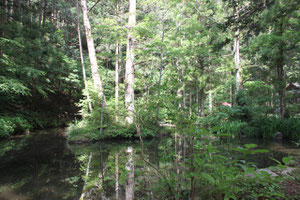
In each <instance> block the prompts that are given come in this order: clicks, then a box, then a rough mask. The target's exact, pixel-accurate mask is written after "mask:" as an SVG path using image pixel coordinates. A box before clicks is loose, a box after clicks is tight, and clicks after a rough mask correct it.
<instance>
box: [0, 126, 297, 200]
mask: <svg viewBox="0 0 300 200" xmlns="http://www.w3.org/2000/svg"><path fill="white" fill-rule="evenodd" d="M64 135H65V130H61V129H53V130H48V131H40V132H36V133H32V134H31V135H27V136H24V137H20V138H11V139H8V140H5V141H1V142H0V199H1V200H2V199H3V200H6V199H7V200H10V199H18V200H25V199H34V200H35V199H36V200H41V199H43V200H48V199H49V200H50V199H51V200H52V199H53V200H55V199H66V200H68V199H79V198H80V196H82V194H84V195H85V196H89V195H90V196H93V195H94V196H95V194H93V189H95V188H96V186H97V188H100V189H101V191H104V192H101V194H99V193H98V194H96V195H100V196H101V197H102V198H103V199H105V198H106V199H124V197H125V194H126V192H129V193H130V190H131V192H132V191H133V190H134V196H135V198H136V199H157V198H160V196H159V193H160V189H161V188H166V187H168V184H169V185H174V184H175V185H176V184H177V186H176V187H183V184H182V185H180V184H179V183H178V177H179V176H178V177H176V178H173V179H172V175H174V176H176V174H178V175H179V174H184V173H186V171H185V170H186V168H187V167H186V166H188V164H187V163H189V162H190V158H189V156H188V154H189V150H188V148H184V147H186V146H188V145H187V144H186V143H187V142H186V141H185V140H184V139H182V140H179V139H178V138H177V143H176V144H175V143H174V140H173V139H172V138H163V139H153V140H146V141H144V143H143V149H142V148H141V144H140V142H139V141H124V140H123V141H104V142H98V143H93V144H68V143H67V141H66V138H65V136H64ZM249 143H254V144H257V145H258V148H264V149H269V150H270V151H269V152H268V153H261V154H255V155H247V156H246V157H244V158H241V157H240V156H241V155H239V153H238V152H234V151H232V148H236V147H238V146H243V145H244V144H249ZM206 145H207V144H206ZM209 145H211V146H217V149H219V150H220V154H221V155H223V156H225V157H230V159H231V158H237V157H238V158H239V159H242V160H246V161H247V162H253V163H254V164H256V165H257V167H259V168H263V167H268V166H271V165H275V164H276V162H275V161H274V160H272V159H270V158H269V157H272V158H275V159H277V160H281V158H282V157H284V156H287V155H293V156H299V155H300V150H299V148H297V147H296V146H295V145H292V144H289V143H283V142H274V141H261V140H255V139H246V138H243V139H242V140H230V141H228V140H217V141H210V144H209ZM195 150H197V148H195ZM198 150H199V149H198ZM215 151H216V150H215ZM209 154H210V152H209ZM209 154H208V155H209ZM180 163H185V164H186V165H180ZM133 170H134V173H130V172H131V171H133ZM86 174H88V176H86ZM130 176H132V177H130ZM87 177H88V178H87ZM130 179H132V180H133V181H134V182H132V183H131V186H130ZM166 179H168V180H169V182H168V181H161V180H166ZM180 180H181V178H180V179H179V181H180ZM181 181H182V182H184V181H185V178H184V177H182V180H181ZM132 184H133V185H132ZM127 195H128V193H127ZM196 195H201V192H197V194H196Z"/></svg>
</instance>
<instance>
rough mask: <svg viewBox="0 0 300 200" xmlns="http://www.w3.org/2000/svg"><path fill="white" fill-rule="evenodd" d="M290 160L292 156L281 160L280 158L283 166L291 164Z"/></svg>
mask: <svg viewBox="0 0 300 200" xmlns="http://www.w3.org/2000/svg"><path fill="white" fill-rule="evenodd" d="M292 159H293V157H292V156H288V157H283V158H282V162H283V163H284V164H285V165H287V164H289V163H290V162H291V160H292Z"/></svg>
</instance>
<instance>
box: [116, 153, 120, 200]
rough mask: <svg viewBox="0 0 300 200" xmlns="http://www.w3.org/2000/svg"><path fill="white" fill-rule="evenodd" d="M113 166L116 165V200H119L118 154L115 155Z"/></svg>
mask: <svg viewBox="0 0 300 200" xmlns="http://www.w3.org/2000/svg"><path fill="white" fill-rule="evenodd" d="M115 159H116V160H115V165H116V178H115V181H116V189H115V190H116V200H119V199H120V194H119V193H120V186H119V154H118V153H117V154H116V158H115Z"/></svg>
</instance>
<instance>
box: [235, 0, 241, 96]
mask: <svg viewBox="0 0 300 200" xmlns="http://www.w3.org/2000/svg"><path fill="white" fill-rule="evenodd" d="M234 9H235V17H236V23H237V24H236V31H235V36H234V64H235V81H236V93H237V92H239V91H240V90H241V89H242V76H241V71H242V69H241V66H240V28H239V24H238V23H239V22H238V20H239V15H240V13H239V1H238V0H237V2H236V5H235V8H234Z"/></svg>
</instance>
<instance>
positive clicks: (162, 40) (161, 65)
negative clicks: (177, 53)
mask: <svg viewBox="0 0 300 200" xmlns="http://www.w3.org/2000/svg"><path fill="white" fill-rule="evenodd" d="M162 20H164V19H162ZM164 37H165V25H164V21H163V26H162V35H161V45H162V46H161V48H160V67H159V80H158V91H157V93H158V94H157V98H158V105H157V110H156V121H158V117H159V108H160V102H159V98H160V85H161V77H162V70H163V66H164V60H163V59H164V47H163V42H164Z"/></svg>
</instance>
